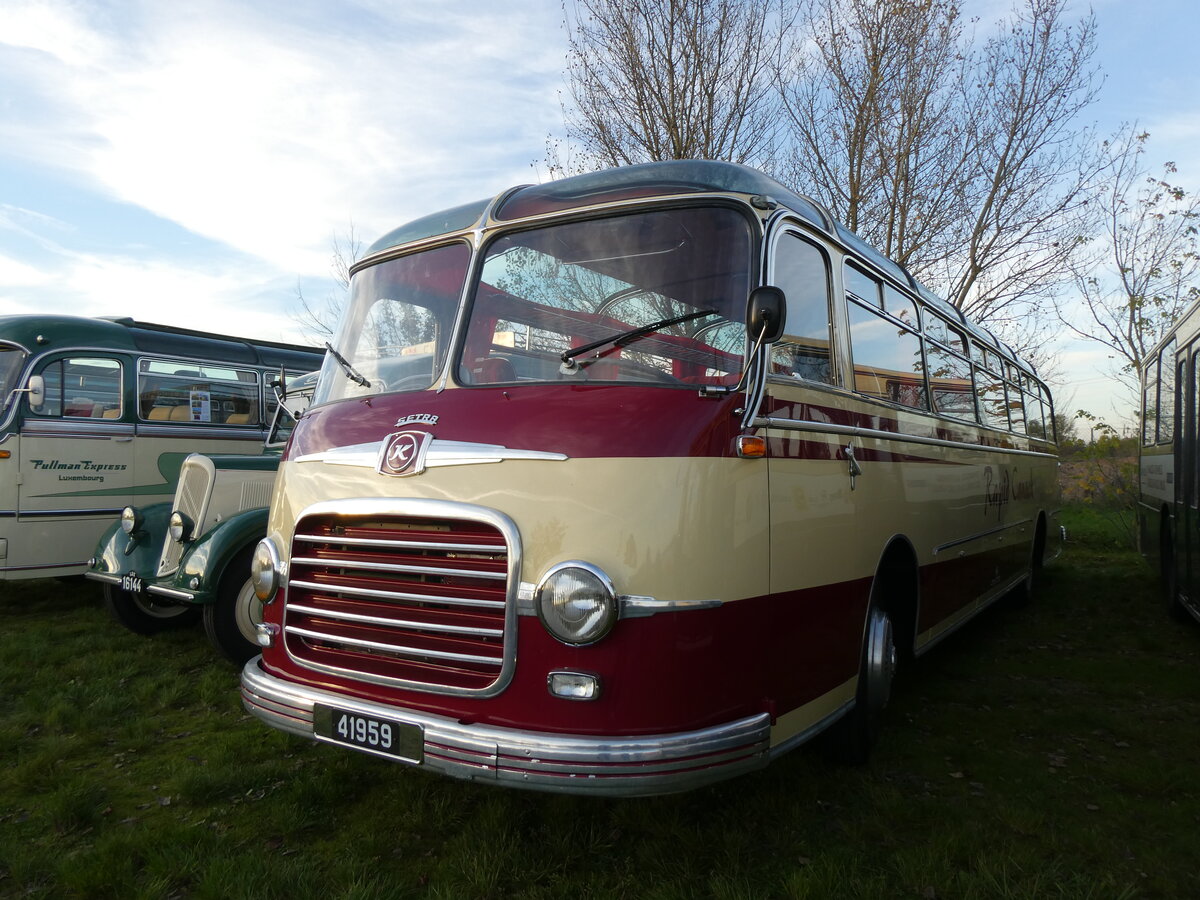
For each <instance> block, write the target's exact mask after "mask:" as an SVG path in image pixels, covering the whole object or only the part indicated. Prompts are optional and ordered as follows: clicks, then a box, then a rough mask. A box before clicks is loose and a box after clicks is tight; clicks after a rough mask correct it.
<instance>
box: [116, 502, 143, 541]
mask: <svg viewBox="0 0 1200 900" xmlns="http://www.w3.org/2000/svg"><path fill="white" fill-rule="evenodd" d="M141 528H142V514H141V513H140V512H138V511H137V510H136V509H134V508H133V507H132V506H127V507H125V508H124V509H123V510H121V530H122V531H123V532H125V533H126V534H133V533H134V532H135V531H141Z"/></svg>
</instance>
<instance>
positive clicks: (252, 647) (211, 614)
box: [204, 547, 262, 665]
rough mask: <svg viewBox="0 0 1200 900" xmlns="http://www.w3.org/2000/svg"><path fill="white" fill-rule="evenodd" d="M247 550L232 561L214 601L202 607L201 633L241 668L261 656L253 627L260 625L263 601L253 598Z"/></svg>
mask: <svg viewBox="0 0 1200 900" xmlns="http://www.w3.org/2000/svg"><path fill="white" fill-rule="evenodd" d="M253 552H254V548H253V547H247V548H246V549H245V550H243V551H242V552H241V553H239V554H238V555H237V556H235V557H234V558H233V560H232V561H231V562H230V563H229V565H228V566H226V568H225V572H224V573H223V574H222V575H221V583H220V585H219V586H218V588H217V600H216V602H215V603H211V604H209V605H208V606H206V607H204V633H205V634H207V635H208V639H209V641H211V642H212V645H213V647H215V648H216V650H217V652H218V653H220V654H221V655H222V656H224V657H225V658H226V659H228V660H229V661H230V662H233V663H236V664H237V665H241V664H242V663H244V662H246V661H247V660H248V659H250V658H251V657H252V656H256V655H257V654H258V653H260V652H261V650H262V648H261V647H259V645H258V639H257V634H256V632H255V630H254V626H255V625H256V624H258V623H259V622H261V621H262V601H261V600H259V599H258V597H256V596H254V587H253V585H252V583H251V581H250V558H251V556H252V554H253Z"/></svg>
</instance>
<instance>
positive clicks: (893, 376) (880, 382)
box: [847, 300, 929, 409]
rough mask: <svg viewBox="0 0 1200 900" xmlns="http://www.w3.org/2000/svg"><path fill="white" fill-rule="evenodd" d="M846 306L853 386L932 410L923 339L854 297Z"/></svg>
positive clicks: (875, 395) (869, 395)
mask: <svg viewBox="0 0 1200 900" xmlns="http://www.w3.org/2000/svg"><path fill="white" fill-rule="evenodd" d="M847 305H848V306H849V312H850V348H851V353H852V354H853V356H854V389H855V390H857V391H858V392H859V393H861V394H865V395H867V396H868V397H876V398H878V399H880V400H888V401H890V402H892V403H899V404H900V405H901V406H911V407H913V408H914V409H929V398H928V396H927V394H926V391H925V363H924V359H923V358H922V356H921V338H920V337H919V336H918V335H916V334H914V333H913V332H911V331H909V330H908V329H907V328H904V327H902V326H900V325H898V324H897V323H896V322H894V321H892V320H891V319H887V318H884V316H883V315H881V314H879V313H876V312H875V311H874V310H872V309H868V308H866V307H864V306H860V305H859V304H858V303H857V302H855V301H854V300H851V301H850V302H849V303H848V304H847Z"/></svg>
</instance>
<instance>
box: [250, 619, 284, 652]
mask: <svg viewBox="0 0 1200 900" xmlns="http://www.w3.org/2000/svg"><path fill="white" fill-rule="evenodd" d="M254 631H255V636H256V637H257V639H258V646H260V647H271V646H273V645H274V644H275V635H277V634H279V626H278V625H276V624H275V623H274V622H259V623H258V624H257V625H255V626H254Z"/></svg>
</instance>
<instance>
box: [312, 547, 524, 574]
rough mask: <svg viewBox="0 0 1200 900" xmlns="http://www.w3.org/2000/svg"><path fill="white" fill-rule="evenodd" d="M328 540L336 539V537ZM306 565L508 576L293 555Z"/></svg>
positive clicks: (387, 570)
mask: <svg viewBox="0 0 1200 900" xmlns="http://www.w3.org/2000/svg"><path fill="white" fill-rule="evenodd" d="M330 540H334V541H336V540H337V538H331V539H330ZM296 563H300V564H301V565H306V566H331V567H333V568H335V569H338V568H341V569H363V570H365V571H367V572H405V573H408V574H416V575H449V576H451V577H452V578H480V579H484V580H487V581H503V580H504V579H505V578H507V577H508V576H507V575H505V573H503V572H479V571H476V570H474V569H440V568H438V567H437V566H402V565H398V564H396V563H372V562H361V561H359V560H338V559H332V558H331V559H321V558H320V557H317V556H293V557H292V559H291V564H292V565H295V564H296Z"/></svg>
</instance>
